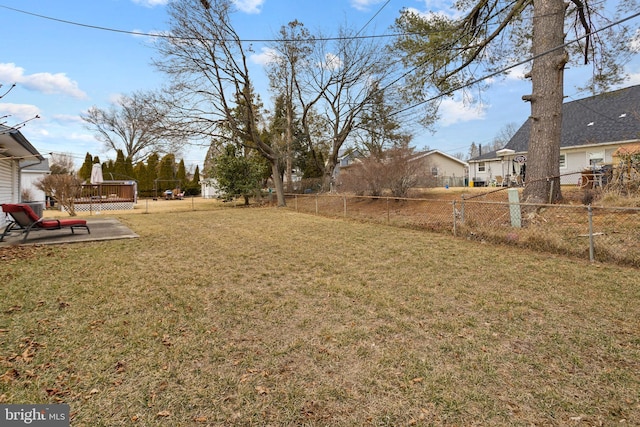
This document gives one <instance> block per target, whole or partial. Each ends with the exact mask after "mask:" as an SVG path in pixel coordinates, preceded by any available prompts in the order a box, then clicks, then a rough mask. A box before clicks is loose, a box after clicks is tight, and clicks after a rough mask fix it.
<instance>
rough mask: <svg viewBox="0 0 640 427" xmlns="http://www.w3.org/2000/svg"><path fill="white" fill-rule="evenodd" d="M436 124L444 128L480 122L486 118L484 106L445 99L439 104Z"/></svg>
mask: <svg viewBox="0 0 640 427" xmlns="http://www.w3.org/2000/svg"><path fill="white" fill-rule="evenodd" d="M438 114H439V116H440V119H439V120H438V124H439V125H441V126H443V127H446V126H451V125H453V124H456V123H464V122H470V121H472V120H481V119H484V118H485V116H486V105H483V104H468V103H466V102H464V101H462V100H456V99H451V98H447V99H445V100H444V101H442V103H441V104H440V108H439V110H438Z"/></svg>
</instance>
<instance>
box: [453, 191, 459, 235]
mask: <svg viewBox="0 0 640 427" xmlns="http://www.w3.org/2000/svg"><path fill="white" fill-rule="evenodd" d="M456 202H457V200H454V201H453V237H458V233H457V232H456Z"/></svg>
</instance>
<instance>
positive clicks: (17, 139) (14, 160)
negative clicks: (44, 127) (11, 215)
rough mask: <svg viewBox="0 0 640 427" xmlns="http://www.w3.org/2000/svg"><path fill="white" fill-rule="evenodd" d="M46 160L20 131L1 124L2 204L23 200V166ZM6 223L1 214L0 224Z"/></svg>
mask: <svg viewBox="0 0 640 427" xmlns="http://www.w3.org/2000/svg"><path fill="white" fill-rule="evenodd" d="M44 161H45V159H44V157H42V155H41V154H40V153H39V152H38V150H36V149H35V148H34V147H33V145H31V143H30V142H29V141H28V140H27V139H26V138H25V137H24V135H22V133H20V131H18V130H16V129H13V128H10V127H7V126H4V125H0V204H2V203H19V202H21V200H20V196H21V195H20V192H21V189H22V188H21V182H20V177H21V173H20V170H21V168H24V167H26V166H28V165H35V164H38V163H41V162H44ZM21 162H22V163H21ZM4 223H5V216H4V215H1V216H0V226H1V225H2V224H4Z"/></svg>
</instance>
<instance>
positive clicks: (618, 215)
mask: <svg viewBox="0 0 640 427" xmlns="http://www.w3.org/2000/svg"><path fill="white" fill-rule="evenodd" d="M519 191H520V189H515V188H511V189H507V188H505V189H502V188H500V189H486V192H485V193H483V194H481V195H480V197H474V198H473V199H464V198H462V199H455V200H454V199H451V198H450V199H444V198H441V199H438V198H435V197H434V198H395V197H367V196H354V195H336V194H291V195H288V196H287V206H288V208H290V209H294V210H296V211H298V212H305V213H311V214H317V215H323V216H330V217H343V218H349V219H354V220H360V221H368V222H375V223H380V224H387V225H391V226H399V227H410V228H417V229H424V230H429V231H435V232H440V233H447V234H453V235H454V236H457V237H461V238H466V239H469V240H475V241H478V242H487V243H496V244H502V245H505V248H507V247H509V246H511V247H513V246H518V247H524V248H529V249H533V250H537V251H544V252H549V253H557V254H563V255H569V256H575V257H578V258H582V259H588V260H591V261H599V262H611V263H617V264H622V265H631V266H636V267H640V227H638V225H639V224H640V208H635V207H598V206H592V205H585V204H582V203H577V204H557V205H556V204H527V203H520V201H519ZM509 193H511V201H510V199H509ZM578 195H581V196H582V197H583V198H585V197H587V196H584V195H582V194H578ZM574 197H575V195H574ZM587 198H588V197H587Z"/></svg>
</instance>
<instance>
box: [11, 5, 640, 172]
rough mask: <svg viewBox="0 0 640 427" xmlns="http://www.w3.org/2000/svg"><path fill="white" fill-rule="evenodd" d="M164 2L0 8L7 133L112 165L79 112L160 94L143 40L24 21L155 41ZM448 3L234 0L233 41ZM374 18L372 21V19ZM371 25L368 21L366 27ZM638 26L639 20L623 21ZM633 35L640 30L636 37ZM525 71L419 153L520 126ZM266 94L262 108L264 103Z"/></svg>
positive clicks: (495, 86) (378, 20) (455, 103)
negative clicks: (13, 129) (15, 128)
mask: <svg viewBox="0 0 640 427" xmlns="http://www.w3.org/2000/svg"><path fill="white" fill-rule="evenodd" d="M166 3H167V0H90V1H88V0H57V1H51V0H0V18H1V19H2V23H3V24H2V25H1V26H0V39H1V40H3V43H2V45H3V49H2V54H1V55H0V83H2V84H3V87H2V88H1V89H0V94H1V93H4V92H5V90H6V89H8V87H9V86H10V85H11V84H13V83H16V84H17V86H16V88H14V89H13V90H12V91H11V92H10V93H9V94H7V95H6V96H5V97H4V98H2V99H1V100H0V116H5V115H10V116H9V117H8V118H5V119H2V120H0V122H4V123H6V124H7V125H14V124H16V123H19V122H22V121H24V120H28V119H30V118H32V117H34V116H35V115H36V114H38V115H40V116H41V118H40V119H36V120H32V121H30V122H28V123H27V125H26V126H25V127H23V128H21V132H22V133H23V134H24V135H25V136H26V137H27V139H28V140H29V141H31V143H32V144H33V145H34V146H35V147H36V148H37V149H38V150H39V151H40V152H41V153H43V154H46V153H49V152H55V153H70V154H72V155H73V156H74V158H75V160H76V163H77V164H78V165H79V164H80V163H82V161H83V159H84V156H85V154H86V153H87V152H90V153H92V154H93V155H98V156H100V158H101V159H102V160H105V159H107V158H114V157H115V153H112V152H111V153H109V152H105V151H104V148H103V146H102V144H101V143H100V142H98V141H96V140H95V138H94V137H93V136H92V134H91V132H90V131H89V130H87V129H86V128H85V127H84V125H83V122H82V121H81V120H80V113H82V112H84V111H86V110H87V109H88V108H90V107H91V106H94V105H95V106H97V107H99V108H105V109H106V108H108V107H109V105H110V102H111V101H112V100H114V99H116V98H117V96H118V95H120V94H130V93H132V92H133V91H138V90H152V89H157V88H159V87H160V86H161V84H162V82H163V76H162V75H161V74H160V73H158V72H157V71H156V70H155V68H154V67H153V65H152V64H151V61H152V58H153V57H154V55H155V51H154V50H153V49H152V48H151V47H150V44H149V41H148V38H146V37H142V36H135V35H131V34H125V33H120V32H114V31H105V30H99V29H94V28H88V27H86V26H79V25H72V24H69V23H62V22H59V21H54V20H51V19H46V18H43V17H37V16H34V15H30V14H26V13H22V12H18V11H15V10H10V9H8V8H14V9H19V10H21V11H26V12H29V13H31V14H37V15H43V16H46V17H50V18H55V19H58V20H65V21H72V22H75V23H80V24H85V25H89V26H97V27H105V28H111V29H117V30H123V31H133V32H140V33H153V32H159V31H163V30H166V29H167V28H168V25H167V20H168V18H167V16H166V13H165V5H166ZM451 3H452V2H450V1H442V0H391V1H390V2H388V3H387V2H386V0H323V1H317V0H316V1H312V0H237V7H238V9H239V10H240V11H239V12H238V13H237V14H236V15H235V16H234V23H235V25H236V30H237V32H238V34H239V35H240V36H241V37H242V38H244V39H271V38H273V36H274V34H276V33H277V31H278V30H279V28H280V27H281V26H282V25H285V24H287V23H288V22H289V21H292V20H294V19H297V20H299V21H301V22H303V23H304V24H305V26H306V27H307V28H308V29H309V30H311V31H312V32H315V31H316V30H320V31H322V32H323V33H324V34H327V35H332V34H335V29H336V27H337V26H338V25H340V24H348V25H349V26H351V27H353V28H356V29H360V28H362V27H364V26H365V24H367V23H368V25H367V26H366V28H365V30H364V31H363V34H369V35H371V34H385V33H389V27H390V26H391V25H392V23H393V21H394V19H395V18H396V17H397V16H398V13H399V11H400V10H401V9H402V8H405V7H406V8H414V9H416V10H418V11H420V12H425V13H426V12H443V13H448V12H450V11H449V9H448V8H449V6H450V4H451ZM374 15H375V17H374ZM369 21H371V22H369ZM630 24H631V25H633V26H634V27H636V28H640V19H638V18H636V19H635V20H633V21H631V22H630ZM639 31H640V30H639ZM265 48H266V45H264V44H262V43H255V44H254V45H253V49H254V55H252V56H251V58H250V60H251V61H252V63H254V64H255V69H256V73H254V75H253V77H254V79H255V82H256V87H257V88H258V90H260V86H261V84H264V82H265V81H266V79H265V78H264V76H263V75H261V74H259V72H260V69H261V67H260V63H261V60H262V59H264V58H263V54H264V49H265ZM638 56H640V55H636V57H635V58H634V60H633V61H632V63H631V64H630V66H629V68H628V69H627V72H628V73H629V74H630V75H631V80H630V81H629V82H628V83H627V84H626V85H631V84H640V58H638ZM586 71H588V70H580V69H570V70H568V71H567V73H566V83H565V93H566V95H567V96H569V99H578V98H581V97H583V96H586V95H587V94H579V93H578V92H577V89H576V87H577V86H579V85H582V84H584V82H585V80H584V79H585V75H586ZM521 73H522V69H519V70H515V71H514V72H513V73H512V74H511V75H510V76H509V77H507V78H505V79H501V80H498V81H495V82H493V83H492V85H491V87H490V89H489V90H487V91H485V92H483V93H481V94H480V93H478V92H472V95H473V96H475V97H476V100H478V99H480V100H481V101H482V107H481V108H477V107H474V108H472V109H469V108H468V107H465V105H464V103H463V102H462V100H461V99H460V96H456V97H454V99H452V100H446V101H445V102H444V103H443V105H442V106H441V116H442V119H441V121H440V122H439V123H438V125H437V126H436V132H435V133H434V134H432V133H430V132H428V131H426V130H425V131H421V132H418V133H417V134H416V136H415V138H414V141H413V144H414V145H415V146H416V147H417V148H419V149H420V148H424V147H426V146H428V147H430V148H436V149H439V150H442V151H444V152H446V153H449V154H452V155H453V154H455V153H458V152H462V153H465V154H466V153H467V152H468V149H469V146H470V145H471V143H472V142H475V143H476V144H487V143H490V142H491V140H492V139H493V138H494V137H495V136H496V134H497V133H498V132H499V131H500V129H501V128H503V127H504V126H505V125H507V124H509V123H515V124H516V125H517V126H519V125H520V124H521V123H522V122H523V121H524V120H525V119H526V118H527V116H528V114H529V105H528V104H526V103H524V102H523V101H522V100H521V96H522V95H524V94H528V93H530V92H531V88H530V84H529V82H527V81H524V80H522V79H521V78H520V77H519V76H520V75H521ZM268 99H269V95H268V94H267V93H266V92H265V93H264V95H263V100H265V101H266V102H268ZM205 152H206V150H205V149H202V148H197V147H192V148H187V149H186V150H185V152H184V153H183V158H184V160H185V163H186V164H187V167H193V166H195V165H196V164H199V165H200V166H201V167H202V162H203V160H204V154H205Z"/></svg>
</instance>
